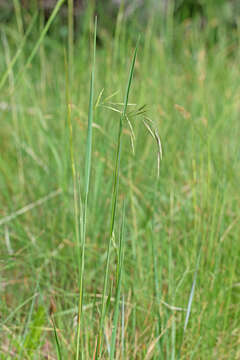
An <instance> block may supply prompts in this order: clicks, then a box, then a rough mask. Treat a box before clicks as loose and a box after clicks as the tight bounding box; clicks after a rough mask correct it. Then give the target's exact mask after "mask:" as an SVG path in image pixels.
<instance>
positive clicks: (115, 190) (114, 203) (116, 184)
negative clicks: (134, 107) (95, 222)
mask: <svg viewBox="0 0 240 360" xmlns="http://www.w3.org/2000/svg"><path fill="white" fill-rule="evenodd" d="M138 43H139V40H138V42H137V45H136V48H135V51H134V55H133V58H132V63H131V67H130V72H129V78H128V82H127V88H126V93H125V98H124V107H123V112H122V115H121V117H120V121H119V130H118V142H117V151H116V162H115V169H114V184H113V196H112V210H111V222H110V233H109V240H108V246H107V260H106V270H105V275H104V284H103V296H102V304H101V314H100V325H99V332H98V339H97V352H96V359H98V358H99V356H100V353H101V346H102V332H103V323H104V319H105V307H106V303H105V297H106V293H107V284H108V275H109V264H110V251H111V242H112V237H113V233H114V225H115V217H116V206H117V199H118V187H119V170H120V160H121V146H122V128H123V121H124V119H125V117H126V113H127V105H128V98H129V92H130V88H131V83H132V78H133V70H134V66H135V61H136V56H137V49H138Z"/></svg>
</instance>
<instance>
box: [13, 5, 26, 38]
mask: <svg viewBox="0 0 240 360" xmlns="http://www.w3.org/2000/svg"><path fill="white" fill-rule="evenodd" d="M13 5H14V10H15V14H16V19H17V27H18V31H19V33H20V34H21V36H22V37H23V35H24V31H23V21H22V14H21V5H20V1H19V0H13Z"/></svg>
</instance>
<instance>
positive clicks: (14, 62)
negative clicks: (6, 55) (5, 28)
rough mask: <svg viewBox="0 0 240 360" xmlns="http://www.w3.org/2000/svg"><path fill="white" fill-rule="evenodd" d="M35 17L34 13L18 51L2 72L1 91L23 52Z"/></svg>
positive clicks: (36, 13)
mask: <svg viewBox="0 0 240 360" xmlns="http://www.w3.org/2000/svg"><path fill="white" fill-rule="evenodd" d="M37 15H38V12H37V11H36V12H35V14H34V15H33V18H32V21H31V22H30V24H29V26H28V28H27V31H26V33H25V35H24V37H23V38H22V41H21V42H20V44H19V46H18V49H17V51H16V54H15V55H14V57H13V58H12V60H11V61H10V63H9V64H8V66H7V70H6V71H5V72H4V74H3V76H2V78H1V81H0V90H1V89H2V87H3V86H4V85H5V82H6V80H7V78H8V75H9V74H10V72H11V70H12V68H13V67H14V65H15V64H16V62H17V60H18V58H19V56H20V55H21V53H22V51H23V48H24V46H25V44H26V40H27V38H28V36H29V35H30V34H31V32H32V29H33V26H34V24H35V22H36V20H37Z"/></svg>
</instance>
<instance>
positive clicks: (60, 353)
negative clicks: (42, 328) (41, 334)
mask: <svg viewBox="0 0 240 360" xmlns="http://www.w3.org/2000/svg"><path fill="white" fill-rule="evenodd" d="M51 320H52V324H53V331H54V338H55V342H56V348H57V358H58V360H62V351H61V346H60V341H59V339H58V334H57V329H56V325H55V321H54V318H53V316H51Z"/></svg>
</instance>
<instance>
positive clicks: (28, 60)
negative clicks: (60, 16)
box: [18, 0, 66, 79]
mask: <svg viewBox="0 0 240 360" xmlns="http://www.w3.org/2000/svg"><path fill="white" fill-rule="evenodd" d="M65 1H66V0H58V2H57V4H56V5H55V7H54V9H53V11H52V13H51V16H50V17H49V19H48V21H47V23H46V25H45V27H44V28H43V30H42V32H41V33H40V36H39V38H38V40H37V42H36V44H35V46H34V48H33V50H32V52H31V54H30V55H29V57H28V59H27V61H26V64H25V65H24V68H23V69H22V70H21V72H20V73H19V75H18V76H19V78H21V77H22V76H23V73H24V70H25V69H26V68H27V67H28V66H29V65H30V64H31V61H32V60H33V58H34V57H35V55H36V53H37V51H38V49H39V46H40V45H41V43H42V41H43V40H44V38H45V36H46V34H47V32H48V30H49V28H50V26H51V24H52V22H53V20H54V19H55V17H56V15H57V13H58V12H59V10H60V8H61V6H62V5H63V3H64V2H65ZM19 78H18V79H19Z"/></svg>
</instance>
